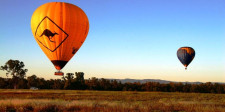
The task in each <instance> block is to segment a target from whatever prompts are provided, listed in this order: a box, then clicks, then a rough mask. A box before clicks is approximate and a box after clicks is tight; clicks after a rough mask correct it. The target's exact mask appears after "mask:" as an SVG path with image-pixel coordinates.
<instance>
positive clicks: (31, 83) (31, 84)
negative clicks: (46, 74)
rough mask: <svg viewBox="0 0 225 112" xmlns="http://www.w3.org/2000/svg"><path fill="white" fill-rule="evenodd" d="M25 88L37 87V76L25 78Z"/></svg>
mask: <svg viewBox="0 0 225 112" xmlns="http://www.w3.org/2000/svg"><path fill="white" fill-rule="evenodd" d="M27 81H28V82H27V86H28V88H30V87H37V82H38V80H37V76H36V75H32V76H29V77H27Z"/></svg>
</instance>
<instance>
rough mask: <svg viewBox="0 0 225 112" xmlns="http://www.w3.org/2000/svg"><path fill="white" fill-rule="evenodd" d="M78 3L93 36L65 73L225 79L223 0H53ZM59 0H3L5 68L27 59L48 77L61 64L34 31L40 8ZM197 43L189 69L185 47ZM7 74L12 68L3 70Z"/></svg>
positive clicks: (31, 69)
mask: <svg viewBox="0 0 225 112" xmlns="http://www.w3.org/2000/svg"><path fill="white" fill-rule="evenodd" d="M54 1H57V2H68V3H72V4H74V5H76V6H78V7H80V8H81V9H83V11H84V12H85V13H86V15H87V16H88V19H89V26H90V28H89V33H88V36H87V38H86V40H85V42H84V44H83V45H82V47H81V48H80V49H79V51H78V52H77V53H76V54H75V55H74V56H73V58H72V59H71V60H70V61H69V62H68V63H67V65H66V66H65V67H64V68H63V69H62V71H63V72H64V73H74V72H84V73H85V75H84V78H85V79H88V78H91V77H97V78H113V79H125V78H130V79H162V80H170V81H189V82H194V81H201V82H225V53H224V52H225V50H224V48H225V44H224V43H225V1H224V0H54ZM48 2H53V0H0V66H2V65H4V64H5V63H6V62H7V61H8V60H9V59H14V60H20V61H23V62H24V64H25V68H27V69H28V72H27V76H31V75H33V74H35V75H37V76H38V77H43V78H46V79H56V78H61V77H58V76H54V72H55V71H56V70H55V67H54V66H53V64H52V63H51V62H50V60H49V59H48V58H47V56H46V55H45V54H44V53H43V52H42V50H41V49H40V47H39V46H38V44H37V43H36V41H35V39H34V37H33V34H32V32H31V25H30V20H31V16H32V14H33V12H34V11H35V10H36V9H37V8H38V7H39V6H41V5H42V4H45V3H48ZM183 46H190V47H192V48H194V49H195V52H196V55H195V58H194V60H193V61H192V62H191V64H190V65H189V66H188V69H187V70H185V69H184V66H183V65H182V64H181V63H180V61H179V60H178V58H177V55H176V52H177V50H178V49H179V48H180V47H183ZM0 77H5V71H0Z"/></svg>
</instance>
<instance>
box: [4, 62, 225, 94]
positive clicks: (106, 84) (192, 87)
mask: <svg viewBox="0 0 225 112" xmlns="http://www.w3.org/2000/svg"><path fill="white" fill-rule="evenodd" d="M0 70H4V71H6V72H7V73H6V75H8V74H11V75H12V78H2V77H0V89H13V88H14V89H30V88H31V87H36V88H39V89H64V90H102V91H160V92H190V93H191V92H196V93H225V84H222V83H211V82H206V83H200V84H191V83H181V82H180V83H175V82H170V83H167V84H161V83H159V82H146V83H140V82H134V83H129V82H128V83H121V81H117V80H109V79H104V78H100V79H99V78H96V77H92V78H89V79H84V73H83V72H75V73H66V75H65V76H63V77H62V79H50V80H46V79H44V78H41V77H37V76H36V75H32V76H29V77H27V78H26V77H25V76H26V72H27V71H28V70H27V69H24V64H23V62H20V61H18V60H9V61H8V62H7V63H6V64H5V66H1V67H0Z"/></svg>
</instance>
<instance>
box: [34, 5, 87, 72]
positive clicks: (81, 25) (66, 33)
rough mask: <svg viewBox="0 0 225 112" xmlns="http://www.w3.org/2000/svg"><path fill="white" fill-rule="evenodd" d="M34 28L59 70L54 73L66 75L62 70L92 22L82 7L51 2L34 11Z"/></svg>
mask: <svg viewBox="0 0 225 112" xmlns="http://www.w3.org/2000/svg"><path fill="white" fill-rule="evenodd" d="M31 29H32V33H33V35H34V38H35V40H36V41H37V43H38V45H39V46H40V47H41V49H42V51H43V52H44V53H45V54H46V56H47V57H48V58H49V60H50V61H51V62H52V63H53V64H54V66H55V68H56V69H57V70H58V72H56V73H55V75H63V73H62V72H60V70H61V69H62V68H63V67H64V66H65V65H66V64H67V62H68V61H69V60H70V59H71V58H72V57H73V56H74V54H76V52H77V51H78V50H79V48H80V47H81V45H82V44H83V42H84V41H85V39H86V36H87V34H88V30H89V22H88V18H87V16H86V14H85V13H84V11H83V10H82V9H80V8H79V7H77V6H75V5H73V4H69V3H64V2H50V3H46V4H44V5H41V6H40V7H38V8H37V9H36V10H35V11H34V13H33V15H32V18H31Z"/></svg>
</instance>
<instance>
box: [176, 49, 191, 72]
mask: <svg viewBox="0 0 225 112" xmlns="http://www.w3.org/2000/svg"><path fill="white" fill-rule="evenodd" d="M177 57H178V59H179V60H180V62H181V63H182V64H183V65H184V66H185V70H186V69H187V66H188V65H189V64H190V63H191V61H192V60H193V59H194V57H195V50H194V49H193V48H191V47H181V48H179V49H178V50H177Z"/></svg>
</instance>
